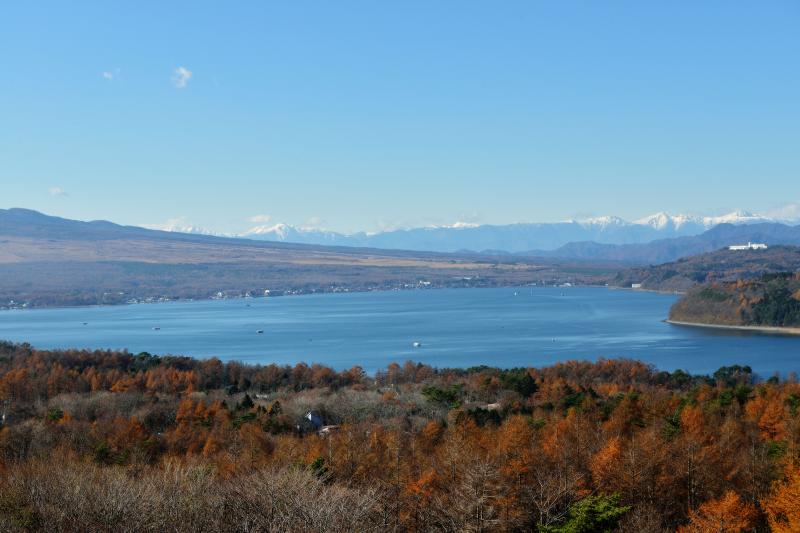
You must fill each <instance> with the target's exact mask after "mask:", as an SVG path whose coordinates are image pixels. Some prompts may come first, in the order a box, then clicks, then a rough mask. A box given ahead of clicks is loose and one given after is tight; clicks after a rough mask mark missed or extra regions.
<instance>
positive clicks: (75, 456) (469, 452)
mask: <svg viewBox="0 0 800 533" xmlns="http://www.w3.org/2000/svg"><path fill="white" fill-rule="evenodd" d="M799 410H800V384H798V382H797V379H796V377H795V376H793V375H790V376H788V377H786V378H779V377H777V376H775V377H770V378H769V379H766V380H764V379H761V378H759V377H758V376H755V375H754V374H753V373H752V371H751V369H750V368H748V367H746V366H738V365H733V366H729V367H723V368H721V369H719V370H718V371H717V372H715V373H714V374H712V375H708V376H698V375H690V374H688V373H686V372H683V371H675V372H664V371H658V370H656V369H655V368H653V367H652V366H649V365H645V364H643V363H641V362H637V361H632V360H599V361H597V362H582V361H569V362H564V363H560V364H557V365H553V366H550V367H545V368H516V369H497V368H491V367H486V366H481V367H474V368H468V369H437V368H433V367H431V366H428V365H423V364H419V363H412V362H407V363H405V364H402V365H399V364H391V365H389V366H388V367H387V368H386V369H385V370H382V371H379V372H377V373H376V374H375V375H368V374H366V373H365V372H364V371H363V370H362V369H361V368H358V367H355V368H352V369H349V370H344V371H337V370H334V369H332V368H329V367H326V366H322V365H310V366H309V365H305V364H298V365H294V366H279V365H246V364H242V363H237V362H222V361H220V360H218V359H208V360H195V359H190V358H185V357H173V356H164V357H159V356H155V355H151V354H147V353H141V354H130V353H127V352H111V351H81V350H65V351H47V350H37V349H34V348H33V347H31V346H29V345H26V344H11V343H0V414H1V415H2V416H3V418H2V421H3V426H2V429H0V529H2V530H7V531H31V530H33V531H39V530H48V531H49V530H66V531H77V530H81V531H103V530H107V531H111V530H114V531H119V530H130V531H151V530H152V531H164V530H173V531H196V530H209V531H253V530H257V531H387V530H391V531H541V532H590V531H591V532H594V531H641V532H661V531H676V530H680V531H685V532H695V531H777V532H789V531H798V530H800V469H799V468H798V467H799V466H800V463H798V459H799V458H800V449H799V448H798V444H800V413H799V412H798V411H799ZM308 413H314V415H315V417H318V418H319V419H320V420H321V421H322V424H324V427H319V426H315V425H313V424H309V422H308V420H309V418H306V415H307V414H308ZM315 417H312V418H315Z"/></svg>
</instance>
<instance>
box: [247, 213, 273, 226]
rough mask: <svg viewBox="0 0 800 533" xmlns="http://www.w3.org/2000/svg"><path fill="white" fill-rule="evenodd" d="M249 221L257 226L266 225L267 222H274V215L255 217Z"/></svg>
mask: <svg viewBox="0 0 800 533" xmlns="http://www.w3.org/2000/svg"><path fill="white" fill-rule="evenodd" d="M247 220H249V221H250V222H253V223H255V224H266V223H267V222H269V221H270V220H272V215H253V216H251V217H250V218H248V219H247Z"/></svg>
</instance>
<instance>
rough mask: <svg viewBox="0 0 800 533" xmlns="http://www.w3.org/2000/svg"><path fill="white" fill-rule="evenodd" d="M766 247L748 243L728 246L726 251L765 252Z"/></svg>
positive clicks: (760, 244)
mask: <svg viewBox="0 0 800 533" xmlns="http://www.w3.org/2000/svg"><path fill="white" fill-rule="evenodd" d="M766 249H767V245H766V244H762V243H757V242H748V243H747V244H734V245H733V246H728V250H766Z"/></svg>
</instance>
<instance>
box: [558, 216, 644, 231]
mask: <svg viewBox="0 0 800 533" xmlns="http://www.w3.org/2000/svg"><path fill="white" fill-rule="evenodd" d="M572 222H575V223H578V224H580V225H581V226H583V227H600V228H608V227H611V226H630V222H628V221H627V220H624V219H622V218H620V217H615V216H612V215H605V216H600V217H589V218H584V219H581V220H573V221H572Z"/></svg>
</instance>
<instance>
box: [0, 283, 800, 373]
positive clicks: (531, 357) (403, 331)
mask: <svg viewBox="0 0 800 533" xmlns="http://www.w3.org/2000/svg"><path fill="white" fill-rule="evenodd" d="M515 292H516V293H517V294H516V295H515ZM674 301H675V297H674V296H672V295H664V294H654V293H638V292H637V293H634V292H631V291H619V290H608V289H601V288H568V289H556V288H533V289H530V288H520V289H508V288H504V289H452V290H429V291H403V292H373V293H354V294H324V295H309V296H291V297H281V298H258V299H250V300H224V301H197V302H175V303H165V304H151V305H146V304H142V305H129V306H116V307H91V308H73V309H41V310H22V311H2V312H0V339H7V340H12V341H19V342H23V341H24V342H29V343H31V344H33V345H34V346H37V347H40V348H63V347H80V348H84V347H85V348H114V349H122V348H127V349H128V350H130V351H131V352H139V351H148V352H151V353H157V354H167V353H172V354H182V355H190V356H194V357H201V358H202V357H209V356H216V357H219V358H220V359H222V360H230V359H235V360H241V361H247V362H253V363H270V362H276V363H296V362H298V361H305V362H309V363H311V362H319V363H324V364H327V365H331V366H333V367H335V368H340V369H341V368H349V367H350V366H353V365H356V364H358V365H361V366H363V367H364V368H365V369H366V370H367V371H370V372H372V371H374V370H376V369H379V368H385V367H386V365H387V364H388V363H390V362H392V361H397V362H400V363H402V362H403V361H405V360H408V359H412V360H414V361H422V362H425V363H429V364H432V365H435V366H440V367H443V366H450V367H466V366H472V365H479V364H486V365H492V366H501V367H512V366H542V365H547V364H550V363H553V362H555V361H560V360H565V359H573V358H580V359H596V358H598V357H631V358H636V359H641V360H643V361H647V362H650V363H654V364H655V365H656V366H657V367H658V368H661V369H665V370H674V369H676V368H683V369H686V370H689V371H691V372H704V373H705V372H709V371H713V370H716V369H717V368H719V367H720V366H723V365H728V364H733V363H739V364H749V365H751V366H752V367H753V368H754V369H755V370H756V371H757V372H759V373H761V374H762V375H770V374H771V373H772V372H774V371H780V372H788V371H790V370H800V358H799V357H798V356H800V338H794V337H781V336H770V335H758V334H741V333H728V332H719V331H708V330H703V329H696V328H686V327H679V326H671V325H669V324H665V323H664V322H662V320H663V319H664V318H665V317H666V316H667V311H668V310H669V307H670V305H671V304H672V303H673V302H674ZM84 322H86V323H87V324H86V325H83V323H84ZM155 327H158V328H160V329H159V330H155V329H153V328H155ZM257 330H263V331H264V333H263V334H258V333H256V331H257ZM415 341H418V342H420V343H421V344H422V346H421V347H419V348H414V347H413V346H412V345H413V343H414V342H415Z"/></svg>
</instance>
